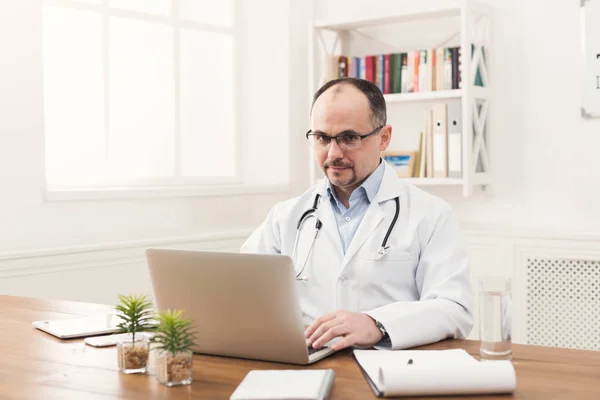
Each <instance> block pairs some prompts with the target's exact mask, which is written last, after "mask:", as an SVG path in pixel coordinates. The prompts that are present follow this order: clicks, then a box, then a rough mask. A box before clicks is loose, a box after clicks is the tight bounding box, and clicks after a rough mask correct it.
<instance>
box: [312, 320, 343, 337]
mask: <svg viewBox="0 0 600 400" xmlns="http://www.w3.org/2000/svg"><path fill="white" fill-rule="evenodd" d="M336 325H340V321H339V320H337V319H332V320H330V321H327V322H324V323H322V324H321V326H319V327H318V328H317V330H316V331H315V332H314V333H313V334H312V335H311V336H310V337H309V338H308V340H309V341H310V343H314V342H316V341H317V340H319V338H320V337H321V336H323V335H324V334H325V332H327V331H328V330H330V329H331V328H333V327H334V326H336Z"/></svg>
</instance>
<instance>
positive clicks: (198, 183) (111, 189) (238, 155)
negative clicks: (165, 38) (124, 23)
mask: <svg viewBox="0 0 600 400" xmlns="http://www.w3.org/2000/svg"><path fill="white" fill-rule="evenodd" d="M238 1H239V0H232V5H233V11H232V12H233V15H232V17H233V21H232V26H231V27H223V26H218V25H212V24H206V23H202V22H197V21H193V20H189V19H185V18H181V17H179V4H180V2H179V0H172V1H171V15H169V16H165V15H157V14H152V13H148V12H143V11H136V10H127V9H121V8H117V7H115V6H110V5H109V0H99V4H95V3H88V2H83V1H78V0H43V3H42V6H43V7H45V6H51V7H63V8H68V9H72V10H83V11H92V12H96V13H99V14H100V16H101V17H102V20H103V26H102V29H103V31H102V37H103V49H102V52H103V71H104V85H103V86H104V124H105V127H104V140H105V142H106V146H105V152H106V154H105V158H106V159H108V154H109V149H110V147H109V145H108V143H109V141H110V123H109V122H110V115H109V113H110V108H109V101H110V77H109V63H110V58H109V49H110V43H109V36H110V30H109V22H110V18H111V17H121V18H130V19H133V20H135V21H145V22H150V23H159V24H163V25H167V26H169V27H171V28H172V29H173V42H172V44H173V83H174V100H173V103H172V105H173V107H174V116H175V118H174V125H175V126H174V130H173V132H174V148H175V155H174V160H175V175H173V176H171V177H156V178H140V179H116V180H110V181H105V182H102V183H98V184H91V183H90V184H86V185H66V186H62V185H52V186H50V185H49V184H48V179H47V175H46V170H47V165H46V162H45V158H44V164H43V165H44V192H45V196H44V197H45V200H47V201H63V200H64V201H69V200H92V199H122V198H144V197H179V196H184V197H186V196H207V195H226V194H241V193H247V192H250V193H274V192H281V191H287V190H288V188H289V185H281V184H278V185H273V184H268V185H245V184H244V167H245V165H246V157H245V155H244V152H243V151H242V150H243V148H244V141H245V137H244V135H242V134H241V129H240V126H241V124H240V115H241V99H240V97H241V96H236V95H235V92H234V93H233V98H232V100H233V102H232V107H233V116H234V117H233V118H234V119H233V121H232V123H233V137H234V143H235V147H234V149H233V152H234V160H235V168H234V171H235V172H234V176H230V177H218V176H210V177H209V176H207V177H193V176H192V177H188V176H182V175H181V170H182V164H183V160H182V157H181V153H182V151H181V136H182V135H181V106H180V103H181V98H180V93H181V89H180V62H181V56H180V54H181V53H180V43H181V41H180V32H181V29H190V30H196V31H203V32H214V33H227V34H231V36H232V39H233V65H234V67H233V77H232V79H233V87H234V88H235V87H239V85H240V84H241V68H240V65H239V60H240V59H241V58H240V56H241V54H240V53H241V48H240V38H241V35H240V29H239V28H240V24H239V20H240V19H239V10H240V7H239V5H238ZM44 125H45V124H44ZM44 137H45V135H44ZM45 151H46V145H45V144H44V154H45ZM105 165H106V164H105Z"/></svg>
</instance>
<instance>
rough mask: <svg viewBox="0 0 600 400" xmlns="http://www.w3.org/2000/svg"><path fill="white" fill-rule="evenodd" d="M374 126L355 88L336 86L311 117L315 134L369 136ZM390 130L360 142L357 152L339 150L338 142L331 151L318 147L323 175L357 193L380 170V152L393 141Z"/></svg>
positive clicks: (363, 97)
mask: <svg viewBox="0 0 600 400" xmlns="http://www.w3.org/2000/svg"><path fill="white" fill-rule="evenodd" d="M375 128H379V127H378V126H373V123H372V119H371V111H370V108H369V101H368V99H367V97H366V96H365V95H364V94H363V93H362V92H361V91H360V90H358V89H356V88H355V87H354V86H352V85H336V86H333V87H331V88H329V89H328V90H327V91H325V92H324V93H323V94H322V95H321V96H320V97H319V98H318V99H317V101H316V102H315V104H314V107H313V112H312V116H311V129H312V132H313V133H321V134H326V135H329V136H337V135H342V134H358V135H366V134H368V133H370V132H371V131H373V130H374V129H375ZM391 134H392V131H391V126H389V125H386V126H385V127H383V128H382V129H381V130H380V131H379V133H377V134H374V135H371V136H369V137H367V138H365V139H362V141H361V142H360V147H358V148H357V149H352V150H346V149H343V148H340V146H339V145H338V143H337V142H336V141H335V140H332V141H331V142H330V144H329V146H328V147H325V148H320V147H319V146H315V148H314V151H315V159H316V161H317V163H318V165H319V168H321V171H323V173H324V174H325V176H326V177H327V178H328V179H329V180H330V181H331V183H332V184H333V185H335V186H337V187H339V188H344V189H349V190H354V189H355V188H357V187H358V186H360V184H361V183H362V182H363V181H364V180H365V179H366V178H367V177H368V176H369V175H370V174H371V173H372V172H373V171H375V169H376V168H377V166H378V165H379V158H380V154H381V151H384V150H385V149H387V147H388V145H389V142H390V139H391Z"/></svg>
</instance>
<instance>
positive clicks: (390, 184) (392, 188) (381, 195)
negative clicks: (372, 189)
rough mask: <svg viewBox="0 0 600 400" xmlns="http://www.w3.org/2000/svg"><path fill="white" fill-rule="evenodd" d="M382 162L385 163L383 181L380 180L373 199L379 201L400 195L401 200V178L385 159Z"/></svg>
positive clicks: (402, 184)
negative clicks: (377, 190)
mask: <svg viewBox="0 0 600 400" xmlns="http://www.w3.org/2000/svg"><path fill="white" fill-rule="evenodd" d="M383 162H384V163H385V171H384V172H383V181H382V182H381V186H380V187H379V192H377V196H375V199H376V201H377V202H378V203H381V202H383V201H387V200H391V199H393V198H396V197H398V196H400V200H401V201H402V194H403V193H404V191H405V186H404V183H403V182H402V179H400V178H399V177H398V174H397V173H396V171H395V170H394V167H392V166H391V165H390V164H388V163H387V162H386V161H383Z"/></svg>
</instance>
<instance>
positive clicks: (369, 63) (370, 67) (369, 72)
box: [365, 56, 375, 82]
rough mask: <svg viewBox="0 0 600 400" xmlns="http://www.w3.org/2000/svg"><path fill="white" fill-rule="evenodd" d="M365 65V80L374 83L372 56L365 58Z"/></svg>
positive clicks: (373, 61)
mask: <svg viewBox="0 0 600 400" xmlns="http://www.w3.org/2000/svg"><path fill="white" fill-rule="evenodd" d="M365 64H366V70H367V71H366V79H367V80H368V81H370V82H375V60H374V58H373V56H365Z"/></svg>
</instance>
